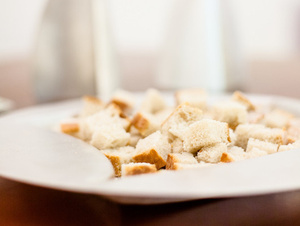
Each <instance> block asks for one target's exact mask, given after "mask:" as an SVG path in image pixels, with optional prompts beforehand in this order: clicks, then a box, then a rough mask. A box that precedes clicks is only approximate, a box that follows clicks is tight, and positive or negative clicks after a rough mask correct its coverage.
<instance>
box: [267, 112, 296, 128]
mask: <svg viewBox="0 0 300 226" xmlns="http://www.w3.org/2000/svg"><path fill="white" fill-rule="evenodd" d="M292 118H294V115H292V114H290V113H288V112H286V111H283V110H280V109H275V110H273V111H271V112H269V113H266V114H265V117H264V120H263V122H264V124H265V125H266V126H267V127H271V128H281V129H282V128H287V127H288V126H289V124H290V121H291V119H292Z"/></svg>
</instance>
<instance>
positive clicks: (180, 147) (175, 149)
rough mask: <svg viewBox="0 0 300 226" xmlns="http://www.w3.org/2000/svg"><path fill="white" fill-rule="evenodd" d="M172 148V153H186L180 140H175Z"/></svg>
mask: <svg viewBox="0 0 300 226" xmlns="http://www.w3.org/2000/svg"><path fill="white" fill-rule="evenodd" d="M171 147H172V153H182V152H184V149H183V141H182V140H181V139H180V138H175V139H174V140H173V141H172V142H171Z"/></svg>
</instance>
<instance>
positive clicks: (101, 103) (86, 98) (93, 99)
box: [83, 96, 103, 105]
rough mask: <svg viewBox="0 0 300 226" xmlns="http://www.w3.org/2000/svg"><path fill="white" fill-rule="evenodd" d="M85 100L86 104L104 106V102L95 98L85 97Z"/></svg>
mask: <svg viewBox="0 0 300 226" xmlns="http://www.w3.org/2000/svg"><path fill="white" fill-rule="evenodd" d="M83 100H84V101H85V102H91V103H93V104H97V105H103V102H102V100H100V99H99V98H98V97H95V96H84V97H83Z"/></svg>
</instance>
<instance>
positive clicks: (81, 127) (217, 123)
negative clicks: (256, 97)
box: [60, 89, 300, 177]
mask: <svg viewBox="0 0 300 226" xmlns="http://www.w3.org/2000/svg"><path fill="white" fill-rule="evenodd" d="M174 100H175V101H174V102H175V106H169V105H168V104H167V103H166V100H165V98H164V96H163V95H162V93H160V92H159V91H158V90H155V89H149V90H147V91H146V93H145V95H144V98H143V101H142V103H141V104H139V106H136V102H135V96H134V95H133V94H132V93H129V92H127V91H121V90H120V91H117V92H116V93H115V94H114V95H113V96H112V98H111V100H110V101H108V102H104V101H102V100H100V99H99V98H96V97H91V96H86V97H84V98H83V109H82V111H81V113H80V114H78V115H77V116H76V117H73V118H72V119H71V120H65V121H64V122H61V124H60V129H61V131H62V132H63V133H66V134H70V135H72V136H74V137H77V138H79V139H82V140H84V141H86V142H88V143H89V144H91V145H93V146H95V147H96V148H98V149H99V150H100V151H101V152H102V153H103V154H104V155H105V156H106V157H107V158H108V159H109V160H110V161H111V163H112V165H113V167H114V170H115V175H116V177H120V176H128V175H136V174H143V173H154V172H158V171H160V170H164V169H165V170H180V169H187V168H199V167H205V166H211V165H214V164H222V163H223V164H225V163H229V162H234V161H239V160H244V159H249V158H254V157H259V156H263V155H267V154H273V153H276V152H281V151H287V150H291V149H295V148H300V119H299V118H296V117H295V116H294V115H293V114H291V113H289V112H286V111H284V110H282V109H277V108H271V107H269V108H268V107H266V106H258V105H254V104H253V103H252V102H251V101H250V100H249V99H248V98H247V97H246V95H245V94H243V93H241V92H239V91H236V92H234V93H233V94H232V95H231V96H229V97H228V98H227V99H226V100H224V101H220V102H217V103H213V104H211V105H209V104H208V95H207V93H206V92H205V91H204V90H202V89H184V90H178V91H176V92H175V94H174Z"/></svg>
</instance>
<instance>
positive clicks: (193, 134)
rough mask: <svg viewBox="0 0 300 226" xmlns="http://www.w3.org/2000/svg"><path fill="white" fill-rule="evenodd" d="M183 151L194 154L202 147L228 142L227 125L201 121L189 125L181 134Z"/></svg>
mask: <svg viewBox="0 0 300 226" xmlns="http://www.w3.org/2000/svg"><path fill="white" fill-rule="evenodd" d="M182 140H183V147H184V150H186V151H188V152H191V153H195V152H197V151H198V150H200V149H201V148H203V147H206V146H212V145H214V144H217V143H228V142H229V141H230V137H229V128H228V124H227V123H224V122H219V121H215V120H211V119H202V120H200V121H197V122H194V123H193V124H191V125H190V126H189V127H188V129H187V130H185V133H184V134H183V139H182Z"/></svg>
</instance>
